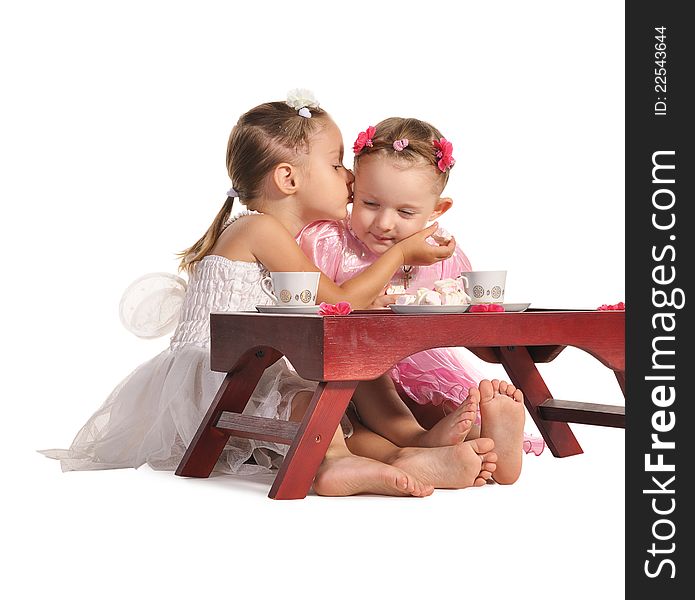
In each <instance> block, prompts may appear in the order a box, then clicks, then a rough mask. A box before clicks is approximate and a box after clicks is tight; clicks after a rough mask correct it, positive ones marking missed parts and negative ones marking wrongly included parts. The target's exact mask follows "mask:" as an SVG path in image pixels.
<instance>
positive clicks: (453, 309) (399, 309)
mask: <svg viewBox="0 0 695 600" xmlns="http://www.w3.org/2000/svg"><path fill="white" fill-rule="evenodd" d="M469 306H470V304H445V305H443V306H437V305H432V304H389V308H390V309H391V310H392V311H393V312H395V313H398V314H401V315H412V314H424V313H439V314H457V313H465V312H466V311H467V310H468V307H469Z"/></svg>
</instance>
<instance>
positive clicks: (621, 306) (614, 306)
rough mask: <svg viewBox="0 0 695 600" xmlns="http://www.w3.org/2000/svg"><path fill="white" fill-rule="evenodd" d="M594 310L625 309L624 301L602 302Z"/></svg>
mask: <svg viewBox="0 0 695 600" xmlns="http://www.w3.org/2000/svg"><path fill="white" fill-rule="evenodd" d="M596 310H625V303H624V302H618V304H602V305H601V306H599V307H598V308H597V309H596Z"/></svg>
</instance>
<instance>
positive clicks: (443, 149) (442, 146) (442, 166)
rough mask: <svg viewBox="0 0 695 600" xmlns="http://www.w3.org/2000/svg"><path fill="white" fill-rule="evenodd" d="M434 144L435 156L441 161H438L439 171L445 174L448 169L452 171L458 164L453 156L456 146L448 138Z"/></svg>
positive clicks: (440, 139) (435, 141)
mask: <svg viewBox="0 0 695 600" xmlns="http://www.w3.org/2000/svg"><path fill="white" fill-rule="evenodd" d="M432 144H434V149H435V156H436V157H437V158H438V159H439V160H437V166H438V167H439V170H440V171H441V172H442V173H444V172H445V171H446V170H447V169H451V167H453V166H454V164H455V163H456V160H455V159H454V157H453V156H452V155H451V154H452V152H453V151H454V146H453V145H452V144H451V142H450V141H449V140H447V139H446V138H439V139H438V140H434V141H433V142H432Z"/></svg>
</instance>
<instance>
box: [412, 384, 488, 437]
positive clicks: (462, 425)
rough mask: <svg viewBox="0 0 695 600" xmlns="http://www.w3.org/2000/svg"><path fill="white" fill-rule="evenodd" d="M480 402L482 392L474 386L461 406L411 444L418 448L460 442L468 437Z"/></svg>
mask: <svg viewBox="0 0 695 600" xmlns="http://www.w3.org/2000/svg"><path fill="white" fill-rule="evenodd" d="M479 402H480V392H479V391H478V389H477V388H475V387H472V388H471V389H470V390H468V396H467V397H466V399H465V400H464V401H463V403H462V404H461V405H460V406H458V407H456V408H455V409H454V410H453V411H451V412H449V413H448V414H447V415H446V416H445V417H443V418H442V419H441V420H439V421H438V422H437V423H435V424H434V425H433V426H432V427H431V428H430V429H428V430H425V431H423V432H422V434H420V435H419V436H418V437H417V439H414V440H413V442H412V443H411V444H410V445H411V446H416V447H418V448H436V447H438V446H453V445H455V444H460V443H461V442H463V441H464V440H465V439H466V436H467V435H468V433H469V432H470V430H471V427H472V426H473V423H474V422H475V415H476V413H477V412H478V404H479Z"/></svg>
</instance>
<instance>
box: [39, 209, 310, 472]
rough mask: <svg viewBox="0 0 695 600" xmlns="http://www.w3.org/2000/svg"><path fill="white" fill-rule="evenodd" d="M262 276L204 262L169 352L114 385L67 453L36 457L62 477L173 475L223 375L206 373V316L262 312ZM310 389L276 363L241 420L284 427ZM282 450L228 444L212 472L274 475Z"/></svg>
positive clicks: (257, 270) (235, 441) (212, 259)
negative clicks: (54, 464)
mask: <svg viewBox="0 0 695 600" xmlns="http://www.w3.org/2000/svg"><path fill="white" fill-rule="evenodd" d="M240 216H241V215H240ZM266 273H267V271H266V270H265V269H264V268H263V266H262V265H260V264H259V263H250V262H241V261H231V260H229V259H227V258H225V257H222V256H215V255H209V256H206V257H205V258H203V259H202V260H201V261H200V262H198V264H197V265H196V266H195V268H194V270H193V272H192V273H191V275H190V279H189V282H188V286H187V288H186V295H185V299H184V301H183V305H182V308H181V313H180V318H179V323H178V325H177V327H176V330H175V332H174V335H173V336H172V338H171V341H170V345H169V348H168V349H167V350H164V351H163V352H161V353H160V354H158V355H157V356H155V357H154V358H152V359H150V360H149V361H147V362H145V363H143V364H142V365H140V366H139V367H137V368H136V369H135V370H134V371H133V372H132V373H131V374H130V375H128V376H127V377H126V378H125V379H124V380H123V381H121V383H120V384H118V386H117V387H116V388H115V389H114V390H113V392H111V395H110V396H109V397H108V398H107V400H106V402H104V404H103V405H102V406H101V408H99V410H97V411H96V412H95V413H94V414H93V415H92V417H91V418H90V419H89V420H88V421H87V423H86V424H85V425H84V426H83V427H82V429H81V430H80V431H79V432H78V434H77V436H76V437H75V439H74V441H73V442H72V445H71V446H70V448H69V449H67V450H42V451H41V453H42V454H44V455H46V456H48V457H50V458H55V459H59V460H60V462H61V467H62V469H63V471H74V470H90V469H118V468H124V467H134V468H137V467H140V466H141V465H143V464H145V463H147V464H148V465H149V466H150V467H152V468H154V469H163V470H175V469H176V468H177V466H178V464H179V462H180V461H181V458H182V457H183V454H184V452H185V451H186V448H187V446H188V444H189V443H190V442H191V440H192V439H193V436H194V435H195V433H196V431H197V429H198V426H199V425H200V422H201V421H202V419H203V417H204V416H205V414H206V412H207V410H208V408H209V406H210V404H211V403H212V400H213V398H214V397H215V394H216V393H217V390H218V389H219V387H220V385H221V383H222V381H223V380H224V378H225V373H218V372H215V371H211V370H210V313H211V312H225V311H248V310H250V311H255V307H256V305H258V304H269V303H270V299H269V298H268V296H266V295H265V294H264V293H263V291H262V290H261V286H260V281H261V279H262V278H263V276H264V275H265V274H266ZM316 385H317V384H316V382H314V381H308V380H305V379H302V378H301V377H299V376H298V375H297V374H296V373H295V372H294V371H293V370H291V369H290V368H288V363H287V362H286V361H285V360H284V359H281V360H279V361H277V362H276V363H275V364H274V365H272V366H271V367H269V368H268V369H266V371H265V373H264V374H263V376H262V377H261V380H260V381H259V383H258V386H257V387H256V389H255V391H254V393H253V394H252V396H251V398H250V400H249V402H248V404H247V406H246V409H245V410H244V414H249V415H256V416H263V417H270V418H276V419H282V420H287V419H288V418H289V415H290V411H291V404H292V399H293V398H294V396H295V394H296V393H297V392H300V391H309V392H313V391H314V390H315V389H316ZM287 449H288V446H286V445H281V444H275V443H272V442H264V441H257V440H247V439H241V438H230V440H229V443H228V444H227V446H226V447H225V449H224V451H223V453H222V456H221V457H220V460H219V461H218V462H217V465H216V467H215V470H216V471H222V472H226V473H241V474H251V473H257V472H264V471H265V472H267V471H268V470H269V469H271V468H277V467H279V465H280V464H281V462H282V459H283V457H284V454H285V453H286V452H287ZM252 457H253V460H251V461H249V459H251V458H252ZM247 461H248V462H247Z"/></svg>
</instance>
